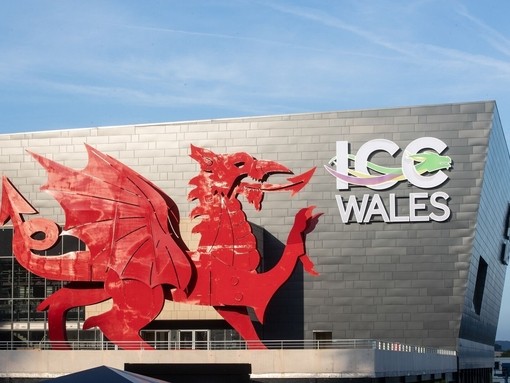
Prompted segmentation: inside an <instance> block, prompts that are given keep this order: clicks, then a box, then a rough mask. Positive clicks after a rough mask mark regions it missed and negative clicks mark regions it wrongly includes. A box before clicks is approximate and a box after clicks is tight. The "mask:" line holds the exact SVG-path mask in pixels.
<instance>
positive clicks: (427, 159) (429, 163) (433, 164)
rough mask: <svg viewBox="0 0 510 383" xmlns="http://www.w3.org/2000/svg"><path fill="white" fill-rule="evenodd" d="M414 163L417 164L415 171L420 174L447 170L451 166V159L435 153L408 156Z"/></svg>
mask: <svg viewBox="0 0 510 383" xmlns="http://www.w3.org/2000/svg"><path fill="white" fill-rule="evenodd" d="M408 156H409V157H410V158H412V159H413V160H414V161H415V162H418V165H417V169H418V171H421V172H429V173H432V172H435V171H437V170H448V169H450V168H451V166H452V159H451V158H450V157H448V156H442V155H440V154H437V153H436V152H429V151H427V152H422V153H417V154H412V155H408Z"/></svg>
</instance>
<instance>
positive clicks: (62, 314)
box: [37, 282, 109, 349]
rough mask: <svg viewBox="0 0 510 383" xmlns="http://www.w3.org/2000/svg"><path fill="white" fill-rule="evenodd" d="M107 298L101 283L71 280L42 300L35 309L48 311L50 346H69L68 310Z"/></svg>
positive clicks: (62, 347) (65, 347)
mask: <svg viewBox="0 0 510 383" xmlns="http://www.w3.org/2000/svg"><path fill="white" fill-rule="evenodd" d="M108 298H109V296H108V294H107V293H106V291H105V290H104V288H103V284H102V283H95V282H71V283H69V284H67V285H66V286H64V287H63V288H61V289H60V290H58V291H57V292H55V293H54V294H52V295H50V296H49V297H48V298H46V299H45V300H44V301H42V302H41V304H39V306H37V310H38V311H45V310H47V311H48V338H49V339H50V341H51V346H52V348H53V349H70V348H71V347H70V345H69V343H67V332H66V314H67V312H68V311H69V310H71V309H73V308H75V307H80V306H88V305H92V304H96V303H99V302H102V301H105V300H106V299H108Z"/></svg>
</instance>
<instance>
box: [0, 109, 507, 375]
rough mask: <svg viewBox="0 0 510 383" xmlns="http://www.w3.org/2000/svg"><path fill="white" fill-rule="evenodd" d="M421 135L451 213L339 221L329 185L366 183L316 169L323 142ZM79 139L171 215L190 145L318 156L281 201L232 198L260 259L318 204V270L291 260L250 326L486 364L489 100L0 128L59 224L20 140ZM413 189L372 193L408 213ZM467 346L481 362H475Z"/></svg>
mask: <svg viewBox="0 0 510 383" xmlns="http://www.w3.org/2000/svg"><path fill="white" fill-rule="evenodd" d="M428 136H430V137H435V138H437V139H439V140H441V141H443V142H444V143H445V144H446V145H447V149H446V151H445V152H444V155H447V156H449V157H451V159H452V161H453V166H452V168H451V169H449V170H446V171H445V174H447V175H448V180H447V181H446V182H445V183H444V184H442V185H440V186H439V187H437V188H435V189H437V190H441V191H443V192H445V193H448V195H449V197H450V198H449V200H448V206H449V208H450V210H451V216H450V218H449V219H448V220H447V221H445V222H433V221H430V222H405V223H386V222H382V220H381V219H375V220H374V221H373V222H370V223H365V224H359V223H356V222H352V223H348V224H345V223H343V222H342V221H341V217H340V213H339V207H338V205H337V200H336V196H337V195H343V196H348V195H356V196H357V198H358V200H361V199H362V198H363V195H364V194H366V193H371V194H374V191H367V189H366V188H361V187H351V188H350V190H342V191H339V190H337V189H336V183H335V182H336V181H335V179H334V177H332V176H331V175H330V174H329V173H328V172H327V171H326V170H325V169H324V165H327V164H328V162H329V161H330V159H331V158H333V157H334V156H335V154H336V141H348V142H349V143H350V148H351V152H356V151H357V150H358V149H359V147H360V146H361V145H363V144H364V143H366V142H367V141H370V140H373V139H387V140H391V141H393V142H394V143H396V144H397V145H398V146H399V147H400V148H402V150H403V149H404V148H405V147H406V145H408V144H409V143H410V142H411V141H413V140H415V139H418V138H420V137H428ZM84 142H86V143H87V144H89V145H92V146H94V147H95V148H97V149H99V150H101V151H103V152H105V153H107V154H109V155H111V156H113V157H116V158H117V159H119V160H121V161H123V162H124V163H126V164H127V165H129V166H131V167H133V168H134V169H135V170H137V171H138V172H139V173H141V174H142V175H144V176H145V177H146V178H148V179H150V180H151V181H153V182H155V183H156V184H157V185H158V186H160V187H161V188H162V189H163V190H165V191H166V192H167V194H168V195H170V196H171V197H172V198H173V199H174V200H175V201H176V203H177V205H178V206H179V208H180V210H181V216H186V215H188V214H189V212H190V210H191V208H192V207H193V206H194V205H193V204H190V203H189V202H188V201H187V200H186V196H187V193H188V191H189V186H188V181H189V180H190V179H191V178H192V177H193V176H195V175H196V173H197V171H198V165H197V164H195V163H194V162H193V161H192V159H191V158H190V157H189V153H190V152H189V151H190V144H193V145H197V146H203V147H207V148H209V149H211V150H213V151H215V152H218V153H233V152H236V151H245V152H248V153H250V154H252V155H253V156H255V157H257V158H264V159H271V160H277V161H278V162H280V163H282V164H284V165H286V166H287V167H289V168H290V169H292V170H293V171H294V172H295V173H296V174H298V173H301V172H303V171H305V170H308V169H309V168H311V167H314V166H315V167H317V170H316V172H315V174H314V176H313V178H312V180H311V181H310V183H309V184H308V185H307V187H306V188H305V189H303V190H302V191H301V192H300V193H298V194H297V195H296V196H295V197H293V198H292V199H289V196H288V195H286V194H283V193H282V194H279V193H274V194H268V195H266V198H265V200H264V202H263V209H262V211H261V212H255V211H253V209H251V208H250V207H249V206H248V204H244V206H245V211H246V212H247V215H248V218H249V220H250V221H251V222H253V223H254V224H255V225H257V226H260V227H262V228H264V230H265V233H266V234H265V235H264V254H265V256H267V260H266V266H267V267H269V266H270V264H271V263H272V262H274V259H271V258H272V257H274V256H275V255H274V254H273V253H274V252H275V251H274V250H275V249H277V248H280V247H281V246H282V243H284V242H285V239H286V236H287V233H288V231H289V229H290V227H291V225H292V220H293V217H294V215H295V213H296V212H297V210H298V209H299V208H301V207H304V206H307V205H315V206H316V207H317V208H316V210H317V211H320V212H323V213H324V215H323V216H322V217H321V219H320V224H319V225H318V226H317V228H316V229H315V231H314V232H313V233H312V234H310V235H309V236H308V239H307V249H308V253H309V255H310V257H311V258H312V259H313V261H314V262H315V264H316V269H317V271H318V272H319V273H320V276H318V277H311V276H309V275H307V274H306V273H303V271H302V270H298V272H297V273H296V275H295V276H294V277H293V278H292V279H291V281H290V282H289V284H288V285H287V286H286V287H285V288H284V289H283V291H282V292H281V293H280V294H279V295H277V296H276V297H275V299H274V301H273V303H272V304H271V306H270V308H269V311H268V313H267V316H268V323H267V325H266V326H265V327H264V328H261V329H260V331H261V334H262V335H263V336H264V337H265V338H269V339H276V338H296V339H312V338H313V337H314V333H315V332H321V331H322V332H330V333H331V336H332V338H333V339H381V340H389V341H395V342H402V343H406V344H411V345H419V346H431V347H439V348H449V349H452V350H459V351H460V352H461V354H460V356H461V357H462V355H465V361H466V362H465V367H466V368H472V367H474V366H482V365H483V366H487V359H484V358H483V355H485V356H486V351H487V350H488V349H489V348H491V347H492V344H493V342H494V337H495V333H496V328H497V322H498V316H499V307H500V303H501V296H502V290H503V283H504V277H505V272H506V266H505V265H504V264H503V263H502V262H501V251H502V246H503V243H504V240H505V235H506V233H505V228H506V227H507V226H508V223H507V220H508V218H507V210H508V204H509V202H510V173H509V172H508V169H509V168H510V166H509V165H510V161H509V156H508V149H507V145H506V142H505V139H504V135H503V130H502V127H501V123H500V121H499V116H498V113H497V108H496V104H495V103H494V102H492V101H490V102H475V103H463V104H448V105H437V106H418V107H406V108H395V109H381V110H361V111H346V112H330V113H310V114H299V115H282V116H268V117H253V118H239V119H226V120H210V121H194V122H181V123H165V124H151V125H133V126H122V127H100V128H90V129H77V130H65V131H47V132H36V133H24V134H11V135H1V136H0V160H1V161H0V171H1V173H2V174H3V175H6V176H8V177H9V178H10V179H11V180H12V182H13V183H14V184H15V185H16V186H17V187H18V189H19V190H20V192H21V193H22V194H23V195H24V196H25V197H26V198H27V199H28V200H29V201H30V202H31V203H32V204H33V205H34V206H35V207H36V208H37V209H38V210H39V211H40V214H41V216H44V217H46V218H53V219H55V220H57V221H59V222H63V215H62V211H61V209H60V207H59V206H58V205H57V203H56V202H55V201H53V200H52V198H51V197H50V196H49V195H47V194H44V193H41V192H40V191H39V187H40V186H41V185H42V184H43V183H44V182H45V173H44V171H43V169H41V168H40V166H39V165H38V164H37V163H36V162H35V161H34V160H32V158H31V157H30V156H29V155H28V154H26V153H25V149H29V150H31V151H34V152H37V153H39V154H42V155H44V156H48V157H50V158H52V159H54V160H57V161H59V162H62V163H64V164H65V165H67V166H71V167H75V168H83V167H84V166H85V163H86V151H85V147H84V146H83V143H84ZM402 155H403V153H402V152H400V153H399V154H397V155H396V156H395V158H390V159H388V158H387V157H388V155H387V154H385V156H386V157H384V156H381V161H382V162H385V161H386V162H387V163H388V165H390V166H391V165H395V163H392V161H396V162H398V160H399V159H400V158H401V157H402ZM433 191H434V190H430V191H429V192H430V193H432V192H433ZM413 192H423V190H421V189H419V188H417V187H415V186H413V185H412V184H409V183H407V182H401V183H399V184H397V185H395V186H394V187H393V188H391V189H389V190H380V191H377V193H378V194H379V195H380V196H381V198H382V200H383V201H388V200H389V198H390V197H389V195H390V193H393V194H395V195H396V196H397V199H398V200H399V201H401V202H402V201H403V202H402V214H406V213H408V211H407V210H406V207H405V204H406V201H407V199H408V195H409V193H413ZM428 209H430V206H429V207H428ZM480 258H482V259H483V262H485V264H486V265H484V267H485V269H484V270H483V271H484V273H482V274H484V275H481V274H480V273H479V272H478V270H479V265H480ZM482 265H483V263H482ZM482 277H483V282H484V283H482V281H481V280H480V279H481V278H482ZM477 283H478V286H479V287H478V288H477V287H476V286H477ZM480 285H483V286H481V287H480ZM480 288H482V291H481V297H480ZM475 290H476V293H477V294H478V297H477V298H475ZM474 302H475V303H474ZM475 306H476V307H475ZM462 350H464V354H462ZM480 355H482V359H483V360H482V362H480V363H481V364H480V363H478V362H476V361H475V360H476V359H477V358H478V357H479V356H480Z"/></svg>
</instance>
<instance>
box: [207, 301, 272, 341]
mask: <svg viewBox="0 0 510 383" xmlns="http://www.w3.org/2000/svg"><path fill="white" fill-rule="evenodd" d="M214 308H215V309H216V311H217V312H218V314H220V315H221V316H222V317H223V318H224V319H225V320H226V321H227V322H228V323H229V324H230V325H231V326H232V327H233V328H234V330H236V331H237V332H238V333H239V335H241V337H242V338H243V339H244V340H245V341H246V345H247V347H248V349H250V350H255V349H266V348H267V347H266V346H265V345H264V343H262V341H261V340H260V338H259V336H258V334H257V332H256V331H255V328H254V327H253V322H252V321H251V319H250V315H249V314H248V310H247V309H246V307H242V306H214Z"/></svg>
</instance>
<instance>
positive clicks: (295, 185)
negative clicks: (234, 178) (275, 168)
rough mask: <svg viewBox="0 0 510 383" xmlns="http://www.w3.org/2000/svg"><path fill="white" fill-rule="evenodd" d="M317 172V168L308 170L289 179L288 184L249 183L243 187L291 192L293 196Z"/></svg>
mask: <svg viewBox="0 0 510 383" xmlns="http://www.w3.org/2000/svg"><path fill="white" fill-rule="evenodd" d="M314 172H315V168H312V169H310V170H308V171H307V172H304V173H301V174H299V175H297V176H294V177H290V178H287V181H289V183H287V184H270V183H258V184H251V183H247V182H243V183H242V186H243V187H244V188H246V189H252V190H260V191H262V192H267V191H287V190H288V191H290V192H291V195H294V194H296V193H297V192H299V191H300V190H301V189H302V188H303V187H305V185H306V184H307V183H308V181H310V178H312V175H313V173H314Z"/></svg>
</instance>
